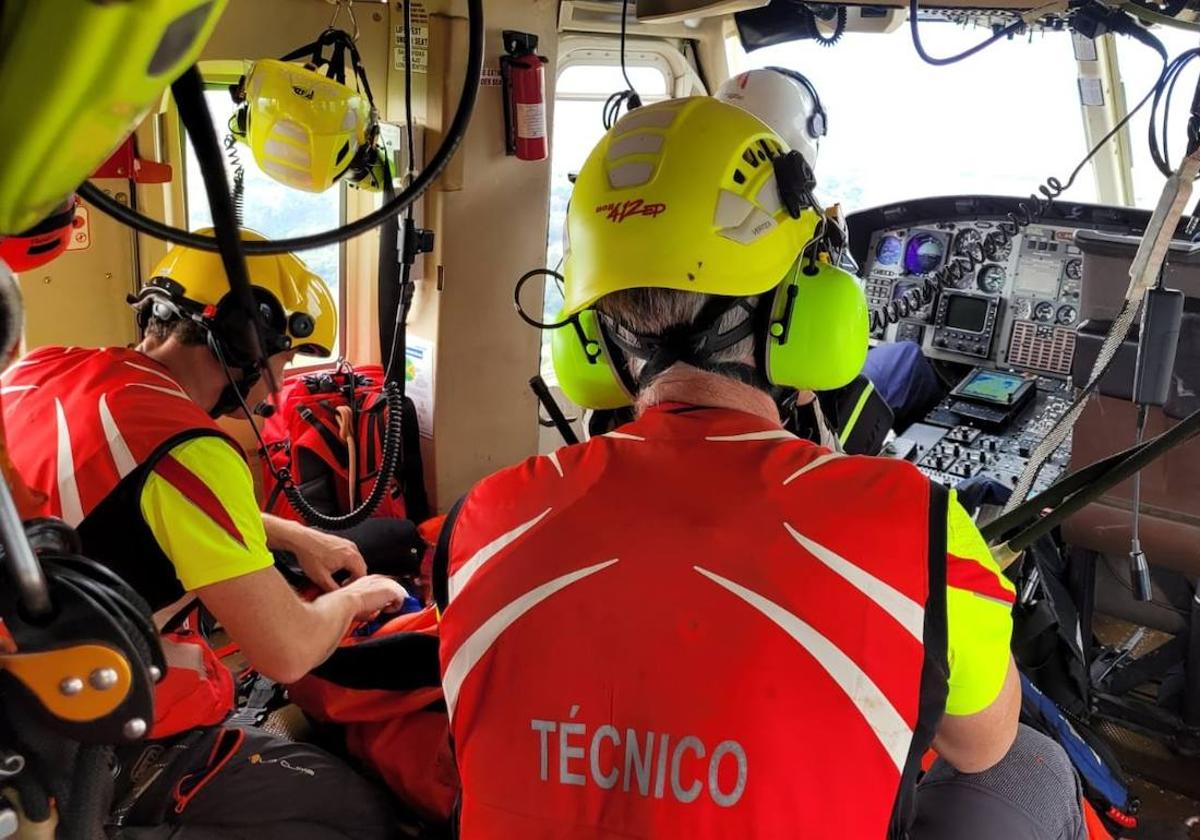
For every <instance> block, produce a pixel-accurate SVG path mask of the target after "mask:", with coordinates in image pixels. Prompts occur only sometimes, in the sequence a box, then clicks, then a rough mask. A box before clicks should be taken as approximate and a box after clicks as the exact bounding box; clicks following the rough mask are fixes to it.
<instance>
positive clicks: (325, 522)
mask: <svg viewBox="0 0 1200 840" xmlns="http://www.w3.org/2000/svg"><path fill="white" fill-rule="evenodd" d="M383 398H384V400H386V401H387V411H388V420H387V427H386V429H385V430H384V436H383V457H382V460H381V461H380V464H379V472H378V473H376V475H375V484H374V485H372V487H371V492H370V493H369V494H368V495H367V498H366V499H364V500H363V503H362V504H361V505H359V506H358V507H356V508H355V509H354V510H352V511H350V512H349V513H346V514H343V515H342V516H330V515H329V514H327V513H322V512H321V511H319V510H317V509H316V508H315V507H313V506H312V504H311V503H310V502H309V501H308V499H306V498H304V494H303V493H301V492H300V488H299V487H297V486H296V484H295V482H293V481H292V475H291V470H289V469H288V468H287V467H284V468H283V469H282V470H280V471H279V472H278V473H277V474H276V475H275V480H276V481H279V482H281V483H282V485H283V492H284V495H286V496H287V499H288V501H289V502H291V503H292V506H293V507H294V508H296V510H298V511H299V512H300V515H301V516H303V517H304V521H305V522H307V523H308V524H309V525H312V526H313V527H315V528H324V529H325V530H327V531H344V530H345V529H347V528H353V527H354V526H355V525H360V524H362V523H363V522H365V521H366V520H367V519H369V518H370V516H371V514H373V513H374V512H375V510H376V509H377V508H378V507H379V505H380V503H381V502H382V501H383V497H384V494H385V493H387V492H388V487H389V486H390V485H391V479H392V476H393V475H394V474H395V472H396V465H397V464H398V463H399V462H400V444H401V440H402V437H401V432H402V431H403V423H404V401H403V397H401V395H400V389H399V388H398V387H397V386H396V383H394V382H389V383H388V384H387V385H385V386H384V388H383Z"/></svg>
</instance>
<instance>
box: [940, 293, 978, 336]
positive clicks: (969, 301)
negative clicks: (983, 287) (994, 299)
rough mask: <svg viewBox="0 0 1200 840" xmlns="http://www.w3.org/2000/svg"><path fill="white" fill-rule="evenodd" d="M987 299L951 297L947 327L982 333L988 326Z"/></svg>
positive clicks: (947, 310)
mask: <svg viewBox="0 0 1200 840" xmlns="http://www.w3.org/2000/svg"><path fill="white" fill-rule="evenodd" d="M987 314H988V300H987V298H979V297H970V296H968V295H951V296H950V299H949V300H948V301H947V303H946V326H947V327H949V328H950V329H955V330H962V331H963V332H972V333H981V332H983V330H984V328H985V327H986V326H987Z"/></svg>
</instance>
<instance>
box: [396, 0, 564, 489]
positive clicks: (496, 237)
mask: <svg viewBox="0 0 1200 840" xmlns="http://www.w3.org/2000/svg"><path fill="white" fill-rule="evenodd" d="M442 9H444V10H449V11H455V10H457V11H459V12H460V13H462V12H465V4H459V3H455V4H446V5H443V6H442ZM486 12H487V21H486V25H487V36H486V45H487V53H486V58H485V62H484V63H485V67H486V68H487V69H488V70H493V71H494V70H497V69H498V68H499V59H500V56H501V55H502V54H503V45H502V40H501V30H504V29H516V30H521V31H525V32H532V33H535V34H537V35H538V37H539V39H540V43H539V47H538V51H539V52H540V53H541V54H542V55H545V56H547V57H549V58H550V63H549V64H548V65H546V68H545V71H546V87H547V125H551V124H552V123H553V114H552V113H550V111H551V109H552V107H553V101H554V76H555V64H554V57H555V55H556V53H557V40H558V36H557V31H556V25H557V14H558V4H557V2H555V0H488V2H487V4H486ZM452 31H453V32H455V33H456V37H454V38H452V40H451V47H450V50H451V51H450V53H449V54H448V55H447V56H446V57H448V58H449V66H448V67H447V70H448V71H449V72H448V73H447V77H446V79H445V81H446V82H447V84H445V85H444V86H443V89H444V91H445V92H444V93H443V97H444V99H445V100H446V101H445V102H443V103H442V104H443V108H442V109H441V113H442V114H444V115H448V114H449V113H452V111H453V108H454V105H455V102H456V100H457V91H458V87H459V84H460V80H461V73H462V69H461V67H459V65H461V64H462V56H463V52H464V51H465V47H466V42H465V35H466V33H465V27H458V28H456V29H452ZM459 33H460V34H461V37H458V34H459ZM432 60H433V59H431V61H432ZM502 97H503V90H502V88H501V87H499V86H498V85H486V84H485V85H484V86H483V87H482V88H481V89H480V91H479V100H478V103H477V105H476V110H475V114H474V117H473V119H472V120H471V126H470V130H469V132H468V134H467V137H466V140H465V142H464V143H463V146H462V148H461V149H460V150H459V161H458V166H459V167H460V168H459V169H457V170H456V171H455V172H452V173H450V175H449V177H448V178H447V179H446V180H445V181H443V183H442V187H443V188H444V190H443V191H442V192H440V193H439V194H438V195H437V196H436V199H433V198H431V201H434V200H436V202H437V211H438V217H439V219H438V222H439V227H438V237H439V243H440V244H439V254H438V256H439V259H440V265H441V272H442V280H443V286H442V290H441V292H440V293H439V294H438V295H437V299H436V310H437V313H436V315H437V317H436V322H437V333H436V338H437V341H438V344H437V348H438V349H437V374H436V380H435V381H436V403H435V406H436V409H435V410H436V415H435V433H434V453H433V462H434V464H435V471H436V482H435V487H434V493H435V499H436V504H437V506H438V507H439V508H440V509H442V510H445V509H446V508H448V507H449V506H450V505H452V504H453V503H454V500H455V499H456V498H457V497H458V496H460V495H461V494H463V493H464V492H466V491H467V490H468V489H470V487H471V485H472V484H474V483H475V482H476V481H478V480H479V479H480V478H482V477H483V476H485V475H487V474H489V473H491V472H493V471H495V470H497V469H500V468H502V467H505V466H508V465H509V464H513V463H515V462H517V461H520V460H522V459H523V458H526V457H528V456H530V455H533V454H535V453H536V452H537V437H538V435H537V422H536V417H537V415H536V403H535V400H534V398H533V396H532V394H531V393H530V391H529V385H528V383H529V378H530V377H531V376H533V375H534V374H536V373H537V371H538V362H539V347H540V336H539V334H538V332H537V331H536V330H533V329H531V328H530V327H528V326H527V325H525V324H524V323H523V322H522V321H521V320H520V319H519V318H518V317H517V315H516V313H515V312H514V311H513V305H512V290H513V284H514V283H515V281H516V279H517V277H519V276H520V275H521V274H523V273H524V272H525V271H527V270H529V269H530V268H533V267H536V266H540V265H543V264H544V263H545V260H546V227H547V223H548V216H549V190H550V161H549V160H544V161H538V162H530V161H520V160H517V159H516V158H515V157H508V156H506V155H505V152H504V114H503V99H502ZM439 139H440V137H436V136H431V137H429V138H427V148H429V149H432V148H433V147H434V146H436V144H437V142H438V140H439ZM459 187H461V189H459ZM434 273H435V275H436V270H435V272H434ZM530 297H531V298H532V297H533V295H530ZM428 303H429V304H432V303H434V302H433V301H428ZM431 308H432V307H431V306H426V308H425V310H424V311H423V312H422V316H421V321H420V324H421V325H424V324H425V323H426V320H427V319H428V318H429V317H430V315H431V314H432V313H431V311H430V310H431Z"/></svg>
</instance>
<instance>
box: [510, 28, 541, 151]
mask: <svg viewBox="0 0 1200 840" xmlns="http://www.w3.org/2000/svg"><path fill="white" fill-rule="evenodd" d="M501 35H502V37H503V38H504V51H505V53H506V54H505V55H504V56H501V58H500V78H501V80H502V82H503V84H504V150H505V153H506V154H508V155H512V156H515V157H517V158H518V159H520V160H545V159H546V158H547V157H548V156H549V143H548V141H547V131H546V73H545V69H544V65H545V64H547V63H548V61H549V60H548V59H547V58H546V57H545V56H541V55H538V54H537V45H538V36H537V35H534V34H533V33H531V32H517V31H516V30H512V29H505V30H504V31H503V32H502V33H501Z"/></svg>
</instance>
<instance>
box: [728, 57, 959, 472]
mask: <svg viewBox="0 0 1200 840" xmlns="http://www.w3.org/2000/svg"><path fill="white" fill-rule="evenodd" d="M714 96H715V97H716V98H717V99H719V100H721V101H722V102H728V103H729V104H731V105H736V106H738V107H739V108H742V109H743V110H746V111H749V112H750V113H751V114H753V115H754V116H756V117H758V118H759V119H760V120H762V121H763V122H764V123H766V124H767V126H769V127H770V128H771V129H772V130H774V131H775V132H776V133H777V134H778V135H779V136H780V137H782V138H783V140H784V142H786V143H787V144H788V145H789V146H790V147H791V148H792V149H794V150H795V151H797V152H799V153H800V155H801V157H803V158H804V162H805V163H807V164H808V166H809V168H810V169H811V170H812V171H813V174H814V177H815V176H816V172H817V158H818V155H819V153H820V150H821V141H822V139H823V138H824V137H825V136H826V135H827V134H828V132H829V114H828V113H827V112H826V110H825V106H824V105H823V104H822V102H821V97H820V94H819V93H818V92H817V88H816V86H815V85H814V84H813V83H812V82H811V81H810V80H809V79H808V77H807V76H805V75H804V74H803V73H800V72H798V71H796V70H792V69H790V68H787V67H764V68H761V69H757V70H748V71H746V72H745V73H739V74H738V75H737V76H734V77H732V78H730V79H728V80H726V81H725V82H724V83H723V84H722V85H721V87H720V88H718V89H717V92H716V93H715V94H714ZM842 233H843V235H844V234H845V232H844V231H842ZM851 266H852V262H851ZM942 390H943V389H942V388H941V386H940V385H939V383H938V379H937V376H936V375H935V374H934V372H933V367H932V366H931V365H930V364H929V361H928V360H927V359H926V358H925V357H924V356H923V355H922V353H921V348H920V347H919V346H918V345H916V344H914V343H913V342H909V341H904V342H896V343H889V344H880V345H878V346H876V347H872V348H871V349H870V351H869V352H868V354H867V361H866V364H865V366H864V368H863V370H862V372H861V373H860V374H859V375H858V376H856V377H855V378H854V380H853V381H851V382H850V383H849V384H847V385H845V386H843V387H841V388H837V389H834V390H832V391H823V392H821V393H820V394H817V395H816V396H817V399H816V400H812V396H811V395H807V394H798V395H797V399H796V400H795V401H794V402H793V401H791V400H783V401H780V413H781V414H782V415H783V417H784V423H785V425H786V426H787V428H788V429H789V430H791V431H793V432H796V433H797V434H798V435H800V437H807V438H809V439H810V440H814V441H817V442H819V443H821V445H823V446H830V447H831V448H833V449H837V450H839V451H842V452H846V453H848V454H851V455H877V454H879V453H880V452H881V451H882V450H883V447H884V444H885V443H886V440H887V436H888V433H889V432H890V431H891V429H892V428H893V426H894V425H896V427H897V428H905V427H907V425H908V424H909V423H910V422H912V420H914V419H919V418H920V417H921V416H924V414H925V412H926V411H927V410H928V409H929V408H931V407H932V406H933V404H934V403H936V402H937V401H938V400H939V399H941V397H942ZM806 398H807V400H806ZM914 415H916V416H914ZM896 421H901V422H900V423H898V424H897V423H896ZM829 427H832V429H833V433H832V434H830V433H828V432H827V431H826V430H827V429H828V428H829ZM809 429H813V430H814V431H815V432H816V434H813V433H809V432H808V430H809ZM818 435H819V436H818Z"/></svg>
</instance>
